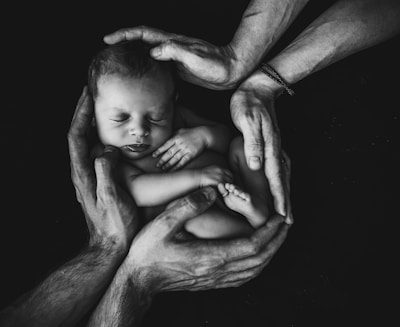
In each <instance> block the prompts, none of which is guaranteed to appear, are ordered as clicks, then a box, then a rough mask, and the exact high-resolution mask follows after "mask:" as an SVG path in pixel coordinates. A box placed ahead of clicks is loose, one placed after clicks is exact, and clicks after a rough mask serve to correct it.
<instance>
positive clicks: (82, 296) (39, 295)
mask: <svg viewBox="0 0 400 327" xmlns="http://www.w3.org/2000/svg"><path fill="white" fill-rule="evenodd" d="M124 255H125V252H124V251H121V250H120V249H116V248H115V247H114V246H113V245H111V244H110V245H102V246H94V245H92V246H90V247H88V248H86V249H85V250H84V251H83V252H82V253H81V254H80V255H78V256H77V257H76V258H74V259H72V260H71V261H69V262H68V263H66V264H64V265H63V266H62V267H60V268H59V269H58V270H56V271H55V272H53V273H52V274H51V275H50V276H49V277H47V278H46V280H45V281H44V282H42V283H41V284H40V285H39V286H38V287H36V289H34V290H33V291H32V292H30V293H27V294H25V295H24V296H23V297H21V298H20V299H19V300H17V301H16V302H15V303H14V304H12V305H10V306H9V307H7V308H6V309H4V310H3V312H2V313H1V314H0V325H2V326H30V327H34V326H40V327H45V326H52V327H53V326H73V325H74V324H75V323H77V322H78V321H79V320H80V319H81V318H82V317H83V316H84V315H85V314H86V313H87V312H88V311H89V310H90V309H91V308H92V307H93V306H94V305H95V304H96V303H97V301H98V300H99V299H100V297H101V296H102V295H103V293H104V291H105V289H106V287H107V286H108V284H109V283H110V281H111V279H112V277H113V275H114V274H115V271H116V270H117V268H118V266H119V264H120V262H121V260H122V259H123V256H124Z"/></svg>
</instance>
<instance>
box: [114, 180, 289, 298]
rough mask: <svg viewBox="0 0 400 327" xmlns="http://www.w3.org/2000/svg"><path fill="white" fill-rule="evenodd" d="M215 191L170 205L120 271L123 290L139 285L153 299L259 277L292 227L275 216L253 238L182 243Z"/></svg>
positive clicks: (137, 241) (143, 233) (140, 237)
mask: <svg viewBox="0 0 400 327" xmlns="http://www.w3.org/2000/svg"><path fill="white" fill-rule="evenodd" d="M215 198H216V191H215V190H214V189H212V188H211V187H207V188H204V189H201V190H199V191H196V192H194V193H192V194H191V195H189V196H186V197H185V198H183V199H179V200H176V201H174V202H173V203H171V204H170V205H169V206H168V207H167V209H166V210H165V211H164V212H163V213H161V214H160V215H159V216H158V217H157V218H155V219H154V220H153V221H151V222H149V223H148V224H147V225H146V226H145V227H144V228H143V229H142V230H141V231H140V232H139V233H138V235H137V236H136V237H135V238H134V240H133V242H132V245H131V249H130V251H129V253H128V255H127V257H126V259H125V261H124V263H123V264H122V266H121V268H120V272H119V276H118V277H117V278H118V279H120V282H121V283H119V284H120V285H124V284H125V283H128V281H127V280H129V281H130V282H129V285H137V287H138V289H136V292H138V293H142V294H143V296H149V297H150V298H151V297H152V296H153V295H154V294H156V293H159V292H161V291H181V290H190V291H195V290H206V289H213V288H224V287H236V286H240V285H242V284H243V283H245V282H247V281H249V280H250V279H252V278H254V277H256V276H257V275H258V274H259V273H260V272H261V270H262V269H263V268H264V267H265V265H267V264H268V263H269V261H270V260H271V259H272V257H273V256H274V254H275V253H276V251H277V250H278V249H279V247H280V246H281V244H282V243H283V241H284V240H285V237H286V234H287V230H288V228H289V226H288V225H286V224H283V223H282V222H283V220H284V219H283V217H281V216H278V215H277V216H274V217H272V218H271V219H270V220H269V221H268V222H267V223H266V224H265V225H264V226H262V227H261V228H259V229H258V230H257V231H256V232H255V233H254V234H253V235H252V236H251V237H249V238H240V239H232V240H215V241H210V240H200V239H189V240H182V239H177V238H176V237H175V236H176V235H177V234H178V232H179V231H180V230H182V229H183V227H184V225H185V223H186V222H187V221H188V220H189V219H191V218H193V217H195V216H197V215H198V214H200V213H201V212H203V211H205V210H206V209H207V208H208V207H209V206H210V205H211V204H212V203H213V202H214V200H215Z"/></svg>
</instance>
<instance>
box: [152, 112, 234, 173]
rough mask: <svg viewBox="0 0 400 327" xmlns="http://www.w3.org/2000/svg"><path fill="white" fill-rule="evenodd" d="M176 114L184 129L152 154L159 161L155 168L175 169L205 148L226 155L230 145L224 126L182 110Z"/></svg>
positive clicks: (226, 129) (227, 132)
mask: <svg viewBox="0 0 400 327" xmlns="http://www.w3.org/2000/svg"><path fill="white" fill-rule="evenodd" d="M177 115H178V116H177V117H179V118H180V119H181V120H182V124H183V125H184V126H185V127H186V128H181V129H178V131H177V132H176V133H175V135H174V136H172V137H171V138H170V139H169V140H168V141H166V142H165V143H164V144H163V145H161V146H160V147H159V148H158V149H157V150H156V151H154V152H153V157H155V158H159V159H158V162H157V167H159V168H160V169H162V170H178V169H180V168H182V167H183V166H185V165H186V164H187V163H189V162H190V161H192V160H193V159H194V158H196V157H198V156H199V155H200V154H201V153H202V152H203V151H204V150H206V149H210V150H214V151H215V152H219V153H222V154H225V153H226V152H227V150H228V147H229V143H230V135H229V130H228V128H227V127H225V126H224V125H222V124H218V123H215V122H212V121H210V120H207V119H204V118H201V117H199V116H197V115H196V114H195V113H193V112H191V111H190V110H188V109H186V108H178V109H177ZM179 118H178V119H179Z"/></svg>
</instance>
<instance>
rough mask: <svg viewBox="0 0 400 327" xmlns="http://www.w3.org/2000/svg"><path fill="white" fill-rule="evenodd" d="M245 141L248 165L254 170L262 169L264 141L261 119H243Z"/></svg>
mask: <svg viewBox="0 0 400 327" xmlns="http://www.w3.org/2000/svg"><path fill="white" fill-rule="evenodd" d="M240 126H241V131H242V134H243V141H244V154H245V157H246V162H247V165H248V166H249V168H250V169H252V170H258V169H260V168H261V167H262V161H263V150H264V141H263V138H262V134H261V124H260V121H259V119H257V118H255V117H252V118H251V119H249V118H248V117H243V121H242V122H241V124H240Z"/></svg>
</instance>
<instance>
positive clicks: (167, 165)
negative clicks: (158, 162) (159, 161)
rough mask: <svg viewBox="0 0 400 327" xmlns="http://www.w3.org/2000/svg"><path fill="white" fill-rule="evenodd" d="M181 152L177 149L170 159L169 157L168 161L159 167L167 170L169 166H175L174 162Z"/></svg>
mask: <svg viewBox="0 0 400 327" xmlns="http://www.w3.org/2000/svg"><path fill="white" fill-rule="evenodd" d="M181 157H182V156H181V154H180V152H179V151H178V152H176V153H175V154H174V156H173V157H171V159H169V161H168V162H166V163H165V164H164V165H163V166H162V167H161V169H162V170H168V169H169V168H171V167H172V166H175V164H176V163H177V162H178V161H179V160H180V159H181Z"/></svg>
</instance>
